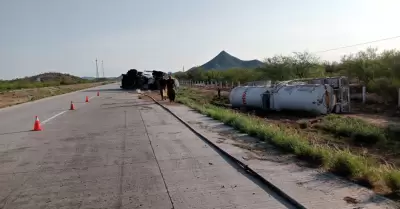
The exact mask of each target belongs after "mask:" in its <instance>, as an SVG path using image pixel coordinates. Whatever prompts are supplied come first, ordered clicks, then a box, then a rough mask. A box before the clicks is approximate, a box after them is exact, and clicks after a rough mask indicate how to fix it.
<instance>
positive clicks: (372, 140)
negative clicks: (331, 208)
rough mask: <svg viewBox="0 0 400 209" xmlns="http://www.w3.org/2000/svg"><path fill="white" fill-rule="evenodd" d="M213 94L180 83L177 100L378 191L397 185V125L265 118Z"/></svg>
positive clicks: (341, 118)
mask: <svg viewBox="0 0 400 209" xmlns="http://www.w3.org/2000/svg"><path fill="white" fill-rule="evenodd" d="M215 94H216V93H215V92H207V91H203V90H199V89H188V88H183V89H181V90H180V91H179V92H178V96H177V101H178V102H180V103H183V104H185V105H187V106H189V107H191V108H193V109H196V110H198V111H199V112H201V113H202V114H205V115H208V116H210V117H212V118H214V119H216V120H220V121H222V122H224V123H225V124H228V125H230V126H233V127H235V128H236V129H238V130H240V131H242V132H245V133H247V134H249V135H251V136H254V137H258V138H260V139H262V140H265V141H268V142H270V143H271V144H273V145H275V146H276V147H277V148H279V149H280V150H282V151H283V152H288V153H292V154H294V155H295V156H296V157H297V158H298V159H301V160H304V161H306V162H308V164H309V165H310V166H313V167H319V168H323V169H325V170H327V171H331V172H333V173H335V174H337V175H340V176H343V177H345V178H347V179H350V180H352V181H354V182H357V183H359V184H362V185H364V186H367V187H369V188H372V189H374V190H375V191H376V192H378V193H381V194H385V195H393V194H395V193H396V192H397V191H398V190H399V189H400V170H398V169H397V166H399V165H400V160H399V159H400V140H399V139H400V138H398V136H400V134H399V132H400V129H399V128H398V127H395V126H389V127H378V126H376V125H373V124H370V123H367V122H366V121H363V120H360V119H357V118H350V117H345V116H340V115H333V114H332V115H328V116H324V117H316V118H310V117H302V116H296V115H293V114H294V113H291V114H283V113H268V117H267V118H265V117H260V116H261V115H255V114H249V113H248V112H247V113H242V112H239V111H235V110H232V109H229V108H226V107H224V105H225V104H226V103H227V102H228V99H227V97H226V96H222V97H221V98H217V96H216V95H215ZM392 197H393V196H392Z"/></svg>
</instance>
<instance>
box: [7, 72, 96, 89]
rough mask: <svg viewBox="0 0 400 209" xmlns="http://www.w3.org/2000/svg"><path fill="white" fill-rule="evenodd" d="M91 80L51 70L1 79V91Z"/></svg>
mask: <svg viewBox="0 0 400 209" xmlns="http://www.w3.org/2000/svg"><path fill="white" fill-rule="evenodd" d="M89 82H91V81H89V80H86V79H82V78H79V77H77V76H73V75H70V74H65V73H56V72H49V73H42V74H38V75H34V76H30V77H25V78H17V79H13V80H3V81H2V80H0V91H4V90H13V89H26V88H39V87H47V86H59V85H69V84H79V83H89Z"/></svg>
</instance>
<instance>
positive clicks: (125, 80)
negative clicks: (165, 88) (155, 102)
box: [121, 69, 167, 90]
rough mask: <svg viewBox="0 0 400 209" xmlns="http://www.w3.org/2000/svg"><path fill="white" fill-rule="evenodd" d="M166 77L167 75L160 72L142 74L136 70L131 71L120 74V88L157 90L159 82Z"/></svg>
mask: <svg viewBox="0 0 400 209" xmlns="http://www.w3.org/2000/svg"><path fill="white" fill-rule="evenodd" d="M150 73H151V74H150ZM166 75H167V74H166V73H164V72H162V71H156V70H153V71H145V72H144V73H143V72H139V71H137V70H136V69H131V70H129V71H128V72H127V73H126V74H122V81H121V88H122V89H141V90H158V89H159V82H160V80H162V79H164V78H165V77H166Z"/></svg>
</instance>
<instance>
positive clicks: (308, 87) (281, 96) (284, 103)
mask: <svg viewBox="0 0 400 209" xmlns="http://www.w3.org/2000/svg"><path fill="white" fill-rule="evenodd" d="M269 99H270V108H271V110H276V111H280V110H296V111H309V112H315V113H318V114H329V113H331V112H332V110H333V108H334V106H335V105H336V97H335V94H334V91H333V88H332V87H331V86H330V85H328V84H303V85H284V86H279V87H277V88H276V89H274V90H273V91H272V93H271V95H270V98H269Z"/></svg>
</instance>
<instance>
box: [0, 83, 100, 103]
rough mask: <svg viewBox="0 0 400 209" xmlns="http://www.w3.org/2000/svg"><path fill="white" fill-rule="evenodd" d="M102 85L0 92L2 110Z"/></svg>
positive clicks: (75, 85)
mask: <svg viewBox="0 0 400 209" xmlns="http://www.w3.org/2000/svg"><path fill="white" fill-rule="evenodd" d="M100 85H102V83H82V84H73V85H65V86H54V87H43V88H34V89H21V90H12V91H4V92H0V108H3V107H8V106H12V105H16V104H21V103H25V102H29V101H34V100H38V99H42V98H45V97H51V96H55V95H59V94H65V93H69V92H73V91H78V90H82V89H86V88H91V87H95V86H100Z"/></svg>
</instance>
